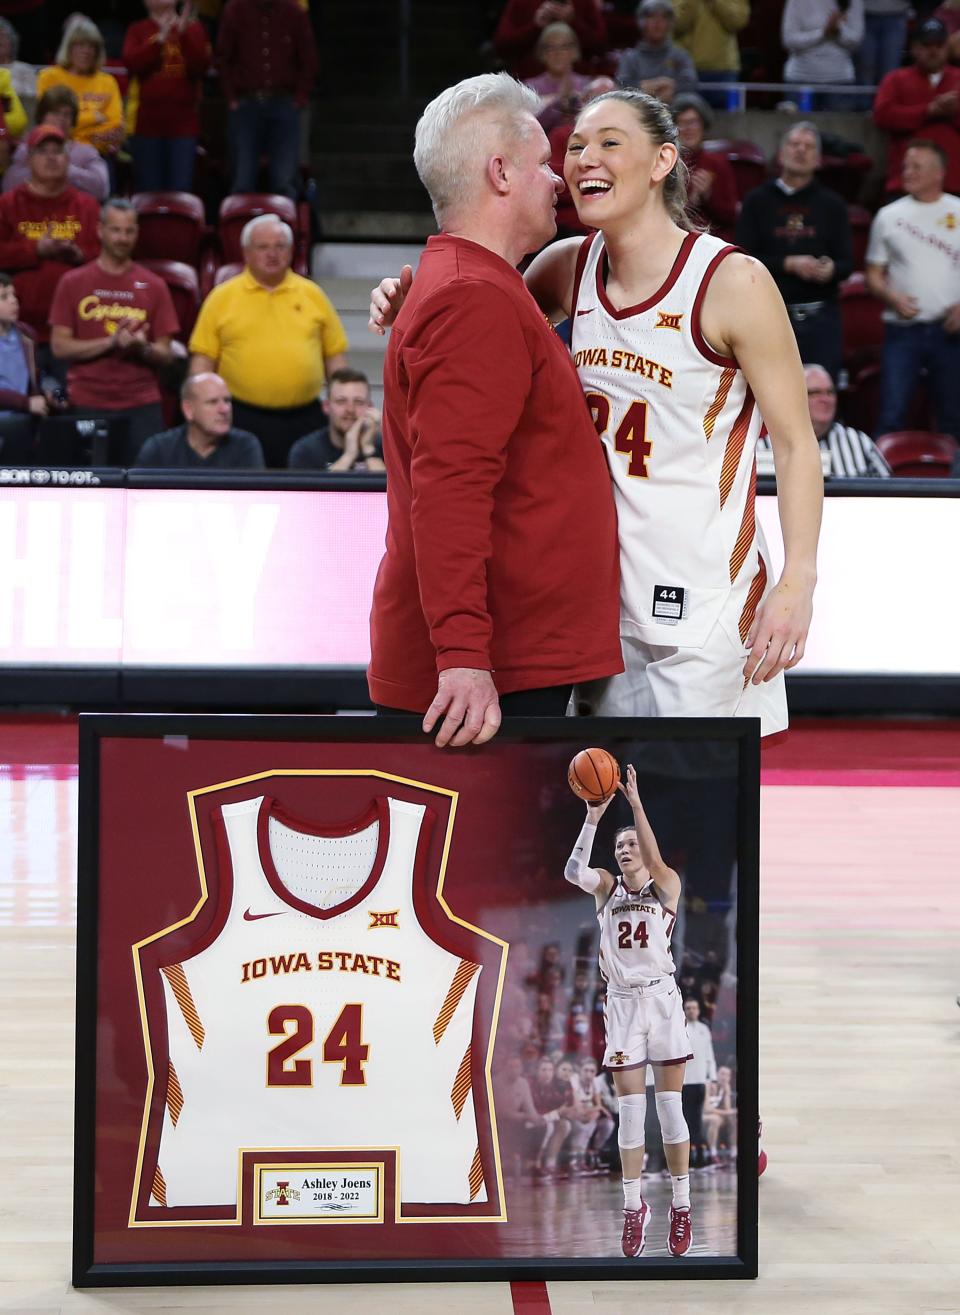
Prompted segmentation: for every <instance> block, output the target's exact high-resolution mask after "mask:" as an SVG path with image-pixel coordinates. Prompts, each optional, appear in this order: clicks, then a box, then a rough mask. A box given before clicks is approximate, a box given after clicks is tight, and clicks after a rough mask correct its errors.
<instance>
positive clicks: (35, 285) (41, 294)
mask: <svg viewBox="0 0 960 1315" xmlns="http://www.w3.org/2000/svg"><path fill="white" fill-rule="evenodd" d="M99 219H100V206H99V205H98V204H97V202H96V201H95V200H94V199H93V197H92V196H90V195H88V193H86V192H78V191H77V189H76V188H75V187H65V188H64V189H63V191H62V192H61V193H60V195H59V196H54V197H49V196H37V195H36V193H34V192H32V191H31V190H30V187H29V184H27V183H21V184H20V186H19V187H15V188H14V189H13V191H12V192H5V193H4V194H3V196H0V269H5V270H8V271H9V272H10V273H12V274H13V282H14V286H15V288H16V290H17V297H18V298H19V299H20V318H21V319H22V320H23V321H24V323H25V324H29V326H30V328H31V329H33V331H34V333H35V334H36V336H37V339H38V341H40V342H46V341H47V339H48V338H49V337H50V329H49V326H48V324H47V316H48V315H49V313H50V303H51V302H52V300H53V294H54V291H55V290H56V286H57V284H58V283H59V282H60V280H61V278H62V277H63V276H64V274H66V272H67V270H69V269H71V268H73V267H72V265H70V264H68V263H67V262H66V261H63V260H47V259H43V260H41V259H40V257H39V256H38V255H37V243H38V242H39V241H40V239H41V238H42V237H56V238H62V239H64V240H66V241H71V242H75V243H76V244H77V246H78V247H79V248H80V250H81V252H82V253H83V259H84V260H85V261H87V260H92V259H93V258H94V256H95V255H97V253H98V252H99V250H100V241H99V239H98V237H97V224H98V222H99Z"/></svg>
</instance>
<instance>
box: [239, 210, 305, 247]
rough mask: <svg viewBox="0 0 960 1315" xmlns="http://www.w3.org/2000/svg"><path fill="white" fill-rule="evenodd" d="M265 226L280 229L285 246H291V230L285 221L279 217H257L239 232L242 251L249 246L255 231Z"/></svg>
mask: <svg viewBox="0 0 960 1315" xmlns="http://www.w3.org/2000/svg"><path fill="white" fill-rule="evenodd" d="M266 224H274V225H275V226H276V227H277V228H282V229H283V232H284V236H285V237H286V240H287V246H288V247H292V246H293V229H292V228H291V227H290V225H289V224H288V223H287V222H286V220H285V219H281V218H280V216H279V215H257V217H256V219H251V220H249V221H248V222H247V223H246V224H244V226H243V228H242V229H241V230H240V245H241V247H242V248H243V250H244V251H246V249H247V247H248V246H249V245H250V243H251V241H252V239H253V235H254V233H255V232H256V231H257V229H258V228H263V227H264V226H265V225H266Z"/></svg>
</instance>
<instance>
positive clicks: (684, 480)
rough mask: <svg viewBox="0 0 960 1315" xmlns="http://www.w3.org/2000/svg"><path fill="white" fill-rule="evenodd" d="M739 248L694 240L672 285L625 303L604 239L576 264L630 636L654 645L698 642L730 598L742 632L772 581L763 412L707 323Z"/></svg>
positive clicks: (580, 345)
mask: <svg viewBox="0 0 960 1315" xmlns="http://www.w3.org/2000/svg"><path fill="white" fill-rule="evenodd" d="M733 250H735V248H733V247H731V246H729V245H728V244H727V243H724V242H721V241H720V240H719V239H718V238H715V237H710V236H709V235H708V234H705V233H701V234H695V233H691V234H689V235H688V236H687V238H686V239H685V240H684V243H683V246H682V247H681V249H680V252H679V254H678V256H677V259H676V260H675V262H674V265H673V268H672V270H671V271H670V274H669V276H668V277H667V280H666V282H665V283H664V284H663V286H662V287H661V288H660V289H658V291H657V292H656V293H654V295H653V296H652V297H651V298H650V299H649V300H648V301H646V302H644V303H642V304H641V305H638V306H632V307H628V308H626V309H624V310H616V309H615V308H614V306H613V305H612V304H611V302H610V301H609V299H608V297H607V294H606V289H605V280H606V274H607V258H606V251H605V248H604V243H603V238H602V236H601V235H600V234H599V233H597V234H595V235H594V237H593V238H588V239H586V241H585V242H584V245H583V247H582V249H581V253H580V259H579V260H578V264H577V282H576V287H575V290H574V304H573V307H572V311H571V350H572V352H573V359H574V363H575V364H576V367H577V371H578V373H579V375H580V382H581V383H582V385H583V389H584V392H585V393H586V397H587V403H588V405H589V407H590V410H591V413H592V415H593V418H594V423H595V425H596V427H597V432H598V433H599V434H600V436H601V438H602V440H603V443H604V446H605V447H606V448H607V458H608V461H609V465H610V471H611V475H612V478H613V483H614V491H615V497H616V503H617V515H618V520H619V531H620V573H621V585H620V600H621V634H624V635H631V636H633V637H634V638H637V639H640V640H643V641H644V642H645V643H648V644H663V645H669V646H673V647H691V648H699V647H701V646H702V645H703V643H704V641H705V640H706V638H707V635H708V634H709V633H710V631H711V630H712V628H713V626H714V624H715V623H716V622H717V620H718V619H719V617H720V614H721V611H722V610H723V608H724V604H725V603H726V602H727V601H728V600H729V599H730V595H731V593H732V592H736V593H738V594H739V596H738V597H737V599H736V600H735V601H736V603H737V604H738V607H737V615H736V616H735V617H734V618H733V624H734V625H736V626H737V627H738V629H739V631H740V637H741V639H744V638H745V637H746V635H747V633H748V631H749V627H750V624H751V622H752V619H753V614H754V612H755V611H756V607H757V604H758V602H759V600H760V598H761V597H762V595H763V592H764V588H765V585H766V583H767V578H768V575H769V570H768V567H767V565H765V563H764V560H763V558H764V557H766V553H765V552H762V543H761V538H760V531H759V527H758V526H757V524H756V519H755V514H754V498H755V489H756V463H755V449H756V443H757V437H758V435H759V433H760V428H761V423H762V422H761V418H760V415H759V413H758V411H757V407H756V404H755V402H754V399H753V394H752V393H751V391H750V388H749V387H748V385H747V382H746V380H745V379H744V377H743V372H742V371H741V370H740V368H739V366H738V365H737V362H736V361H735V360H734V359H733V358H732V357H725V356H721V355H719V354H718V353H717V352H715V351H714V350H713V348H712V347H710V345H709V344H708V343H707V342H706V341H705V340H704V338H703V335H702V333H701V331H700V306H701V303H702V301H703V297H704V294H705V292H706V289H707V285H708V283H709V281H710V278H711V277H712V275H713V272H714V270H715V269H716V267H717V265H718V264H719V263H720V261H721V260H723V259H724V258H725V256H727V255H729V254H730V252H732V251H733ZM761 553H762V555H761ZM768 560H769V559H768Z"/></svg>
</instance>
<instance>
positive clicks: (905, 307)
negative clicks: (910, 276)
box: [887, 292, 920, 320]
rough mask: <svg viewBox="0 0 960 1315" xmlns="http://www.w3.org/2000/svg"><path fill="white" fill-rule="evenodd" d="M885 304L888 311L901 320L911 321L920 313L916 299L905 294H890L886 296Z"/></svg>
mask: <svg viewBox="0 0 960 1315" xmlns="http://www.w3.org/2000/svg"><path fill="white" fill-rule="evenodd" d="M887 302H888V304H889V306H890V309H891V310H894V311H896V313H897V315H898V316H899V317H900V319H901V320H912V319H913V318H914V317H915V316H916V315H917V314H918V313H919V311H920V303H919V302H918V301H917V299H916V297H911V296H910V295H909V293H907V292H891V293H889V294H888V296H887Z"/></svg>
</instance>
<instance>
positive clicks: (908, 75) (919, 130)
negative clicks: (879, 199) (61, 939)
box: [873, 64, 960, 192]
mask: <svg viewBox="0 0 960 1315" xmlns="http://www.w3.org/2000/svg"><path fill="white" fill-rule="evenodd" d="M945 91H958V92H960V68H954V66H953V65H952V64H948V65H947V66H946V68H945V69H944V70H943V76H942V77H941V79H940V82H939V84H938V85H937V86H936V87H934V86H932V85H931V83H930V79H929V78H928V77H927V75H926V74H925V73H921V72H920V70H919V69H918V68H917V66H916V65H915V64H911V65H910V67H909V68H898V69H894V70H893V72H892V73H888V74H887V76H886V77H885V78H884V79H883V81H882V82H881V83H880V86H879V87H878V88H877V94H876V97H875V99H874V102H873V121H874V123H875V124H876V125H877V127H878V128H883V129H884V131H885V132H887V133H888V134H889V137H888V144H887V191H888V192H899V191H900V189H901V187H902V183H901V181H900V166H901V165H902V163H903V157H904V154H905V153H906V149H907V146H908V145H909V143H910V142H911V141H912V140H913V138H914V137H923V138H924V139H925V140H927V141H932V142H936V143H937V144H938V145H939V146H942V147H943V149H944V150H945V151H946V153H947V176H946V178H945V179H944V184H943V190H944V191H945V192H960V114H955V115H954V116H953V118H952V119H931V118H929V117H928V116H927V106H928V105H929V104H930V102H931V101H932V100H933V98H934V97H935V96H939V95H941V94H942V93H943V92H945Z"/></svg>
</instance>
